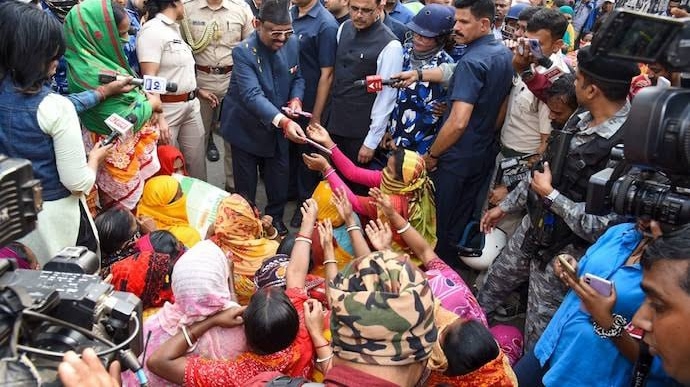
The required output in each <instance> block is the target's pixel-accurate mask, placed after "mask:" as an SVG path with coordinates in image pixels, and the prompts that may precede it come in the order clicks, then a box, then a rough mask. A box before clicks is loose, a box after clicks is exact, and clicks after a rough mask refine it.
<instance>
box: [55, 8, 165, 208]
mask: <svg viewBox="0 0 690 387" xmlns="http://www.w3.org/2000/svg"><path fill="white" fill-rule="evenodd" d="M129 23H130V22H129V17H128V16H127V13H126V11H125V10H124V8H122V6H121V5H120V4H118V3H117V2H116V1H111V0H85V1H83V2H82V3H80V4H79V5H77V6H76V7H74V9H73V10H72V12H70V13H69V14H68V15H67V17H66V19H65V37H66V40H67V51H66V53H65V58H66V59H67V66H68V67H67V81H68V83H69V90H70V92H73V93H75V92H80V91H83V90H90V89H96V90H99V87H101V86H100V84H99V81H98V75H99V72H101V71H115V72H117V73H118V74H120V75H124V76H136V74H135V73H134V71H133V70H132V69H131V68H130V66H129V64H128V63H127V57H126V56H125V53H124V51H123V48H122V47H123V45H124V44H125V43H126V42H127V41H128V39H129V37H128V30H129ZM158 111H161V106H160V104H159V103H158V106H152V104H151V102H150V101H149V99H148V98H147V95H146V94H145V93H144V92H143V91H142V90H140V89H133V90H131V91H129V92H126V93H122V94H119V95H116V96H113V97H110V98H108V99H106V100H105V101H103V102H101V103H100V104H99V105H97V106H95V107H94V108H91V109H89V110H86V111H84V112H83V113H81V114H80V119H81V122H82V124H83V126H84V127H85V128H86V129H87V131H86V132H85V135H84V138H85V142H86V146H87V148H88V147H89V146H90V145H92V144H95V143H96V142H97V141H101V140H102V139H104V138H105V137H107V136H108V135H109V134H110V133H111V129H110V128H108V126H107V125H106V124H105V122H104V121H105V120H106V119H107V118H108V117H109V116H111V115H112V114H118V115H119V116H121V117H136V122H135V123H134V127H133V128H132V132H131V133H130V134H128V135H126V136H122V137H119V138H117V139H116V141H115V146H114V147H113V149H112V151H111V152H110V154H109V156H108V157H107V158H106V160H105V163H104V164H103V167H102V168H100V170H99V172H98V175H97V178H96V183H97V184H98V187H99V190H100V192H99V193H100V199H101V206H103V207H110V206H112V205H114V204H120V205H122V206H124V207H126V208H128V209H133V208H134V207H135V206H136V204H137V202H138V201H139V199H140V197H141V194H142V192H143V188H144V181H145V180H146V179H148V178H149V177H151V176H153V175H154V174H155V173H156V172H157V171H158V169H159V168H160V165H159V162H158V158H157V156H156V141H157V139H158V128H157V126H156V125H154V124H153V122H155V115H156V114H157V112H158ZM152 118H153V119H152ZM132 121H133V119H132Z"/></svg>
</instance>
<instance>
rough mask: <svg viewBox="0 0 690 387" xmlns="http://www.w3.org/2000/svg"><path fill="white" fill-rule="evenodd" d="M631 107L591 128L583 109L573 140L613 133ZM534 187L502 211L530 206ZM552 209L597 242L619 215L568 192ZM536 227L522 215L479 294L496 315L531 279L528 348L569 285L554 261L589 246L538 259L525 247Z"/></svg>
mask: <svg viewBox="0 0 690 387" xmlns="http://www.w3.org/2000/svg"><path fill="white" fill-rule="evenodd" d="M629 111H630V104H629V103H626V105H625V106H623V107H622V108H621V109H620V110H619V111H618V112H617V113H616V114H615V115H614V116H613V117H611V118H610V119H608V120H607V121H605V122H603V123H602V124H600V125H597V126H593V127H591V128H588V127H587V126H588V125H589V123H590V122H591V121H592V119H593V118H592V116H591V114H589V112H583V113H580V114H578V116H577V117H576V118H579V122H577V123H575V124H574V125H575V129H576V131H575V135H574V136H573V138H572V140H571V142H570V149H573V148H575V147H577V146H580V145H582V144H585V143H587V142H589V141H591V140H593V139H594V138H595V136H601V137H604V138H609V137H611V136H612V135H613V134H615V133H616V132H617V131H618V129H619V128H620V127H621V125H622V124H623V122H624V121H625V119H626V117H627V115H628V112H629ZM566 127H568V125H566ZM570 127H572V126H570ZM547 153H548V152H547ZM529 189H530V188H529V183H528V182H525V181H523V182H520V183H519V185H518V186H517V187H516V188H515V189H514V190H513V191H512V192H511V193H510V194H509V195H508V196H507V197H506V198H505V200H504V201H503V202H501V204H500V205H499V207H500V208H501V210H503V211H504V212H506V213H511V212H516V211H519V210H522V209H524V208H526V205H527V195H528V191H529ZM550 211H551V212H552V213H553V214H555V215H556V216H558V217H560V218H561V219H562V220H563V221H564V222H565V223H566V224H567V226H568V227H569V228H570V230H571V231H572V232H573V233H575V235H577V236H578V237H580V238H582V239H583V240H584V241H586V242H589V243H592V242H594V241H595V240H596V239H597V238H598V237H599V236H600V235H601V234H603V232H604V231H605V230H606V228H607V226H608V225H609V223H610V222H611V221H613V220H617V219H618V218H619V217H618V216H617V215H615V214H609V215H606V216H597V215H591V214H587V213H585V203H584V202H574V201H572V200H570V199H568V198H567V197H566V196H564V194H563V193H561V194H559V195H558V196H557V197H556V198H555V200H554V201H553V203H552V204H551V206H550ZM531 227H532V221H531V219H530V215H529V214H527V215H525V216H524V217H523V218H522V222H521V224H520V226H519V227H518V228H517V230H516V231H515V233H514V234H513V236H512V237H511V238H510V240H509V241H508V245H507V246H506V248H505V249H504V250H503V252H502V253H501V254H500V255H499V256H498V257H497V258H496V260H495V261H494V262H493V264H492V265H491V267H490V268H489V271H488V273H487V278H486V282H485V284H484V286H483V287H482V289H481V290H480V291H479V295H478V297H477V300H478V301H479V304H480V305H481V306H482V307H483V308H484V311H485V312H486V313H487V315H491V314H492V313H493V312H494V311H495V310H496V308H497V307H498V306H500V305H501V303H502V302H503V300H505V298H506V297H507V296H508V295H509V294H510V293H511V292H512V291H513V290H514V289H517V288H518V287H519V286H520V285H521V284H523V283H524V282H525V281H528V296H527V314H526V321H525V349H526V350H529V349H531V348H532V347H533V346H534V345H535V344H536V342H537V340H538V339H539V337H540V336H541V334H542V332H543V331H544V329H545V328H546V326H547V324H548V323H549V321H550V320H551V317H552V316H553V314H554V313H555V312H556V309H558V306H559V305H560V303H561V301H562V300H563V297H564V296H565V293H566V290H567V289H566V287H565V286H564V285H563V284H562V283H561V281H560V280H559V279H558V278H556V276H555V275H554V273H553V265H552V263H551V261H552V258H553V256H555V255H557V254H558V253H560V252H567V253H569V254H571V255H573V256H574V257H575V258H576V259H579V258H580V257H581V256H582V255H583V254H584V252H585V249H586V247H587V246H586V245H579V246H573V245H568V246H565V247H563V248H562V249H560V251H559V252H558V253H556V254H553V256H551V257H550V259H549V260H548V261H547V262H543V261H540V260H538V259H534V258H535V257H533V256H530V255H528V254H526V253H525V252H523V250H522V245H523V242H524V240H525V235H526V233H527V231H528V230H529V229H530V228H531Z"/></svg>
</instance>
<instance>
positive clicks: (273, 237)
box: [266, 227, 278, 239]
mask: <svg viewBox="0 0 690 387" xmlns="http://www.w3.org/2000/svg"><path fill="white" fill-rule="evenodd" d="M266 238H267V239H276V238H278V230H276V228H275V227H274V228H273V234H272V235H270V236H267V237H266Z"/></svg>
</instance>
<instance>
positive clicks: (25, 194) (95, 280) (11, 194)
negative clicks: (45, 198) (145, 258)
mask: <svg viewBox="0 0 690 387" xmlns="http://www.w3.org/2000/svg"><path fill="white" fill-rule="evenodd" d="M41 206H42V200H41V185H40V182H39V181H38V180H36V179H34V178H33V170H32V166H31V162H29V161H28V160H23V159H12V158H8V157H6V156H4V155H0V246H3V245H5V244H7V243H8V242H10V241H12V240H15V239H18V238H21V237H22V236H24V235H26V234H28V233H29V232H31V231H32V230H33V229H34V228H35V227H36V219H37V215H38V212H39V211H40V210H41ZM0 258H1V257H0ZM99 267H100V260H99V258H98V257H97V256H96V254H94V253H93V252H90V251H89V250H88V249H87V248H85V247H67V248H65V249H63V250H62V251H60V252H59V253H58V254H57V255H56V256H55V257H53V258H52V259H51V260H50V261H49V262H47V263H46V264H45V265H44V267H43V269H44V270H24V269H15V266H14V262H13V261H12V260H9V259H0V385H7V384H13V385H21V386H33V385H59V383H57V374H56V371H57V366H58V364H59V363H60V361H61V360H62V357H63V355H64V352H66V351H69V350H73V351H75V352H77V353H81V352H82V351H83V350H84V349H85V348H94V350H95V351H96V353H97V354H98V356H99V357H100V358H101V359H102V360H103V362H104V363H106V364H108V363H109V362H110V361H111V360H113V359H115V357H116V356H117V357H118V358H119V359H120V360H122V361H124V363H125V364H124V365H125V366H126V367H127V368H130V369H132V370H133V371H135V372H137V371H138V372H137V374H138V376H140V375H141V372H140V371H141V366H140V365H139V364H138V361H137V359H136V355H138V354H139V353H141V351H142V338H141V333H140V332H141V315H142V303H141V300H139V298H138V297H136V296H135V295H133V294H131V293H126V292H119V291H114V288H113V286H112V285H110V284H107V283H105V282H103V281H102V280H101V279H100V277H99V276H97V275H94V274H96V273H97V272H98V270H99ZM130 350H131V351H130ZM140 380H141V381H142V384H143V383H145V375H144V377H143V378H142V377H141V376H140Z"/></svg>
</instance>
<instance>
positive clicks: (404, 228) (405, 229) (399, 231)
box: [397, 222, 412, 234]
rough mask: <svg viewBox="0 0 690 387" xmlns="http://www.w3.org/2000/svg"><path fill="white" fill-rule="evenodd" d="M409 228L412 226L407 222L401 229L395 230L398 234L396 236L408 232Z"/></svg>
mask: <svg viewBox="0 0 690 387" xmlns="http://www.w3.org/2000/svg"><path fill="white" fill-rule="evenodd" d="M410 227H412V225H411V224H410V222H407V224H406V225H404V226H403V228H401V229H399V230H397V232H398V234H402V233H404V232H405V231H407V230H409V229H410Z"/></svg>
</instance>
